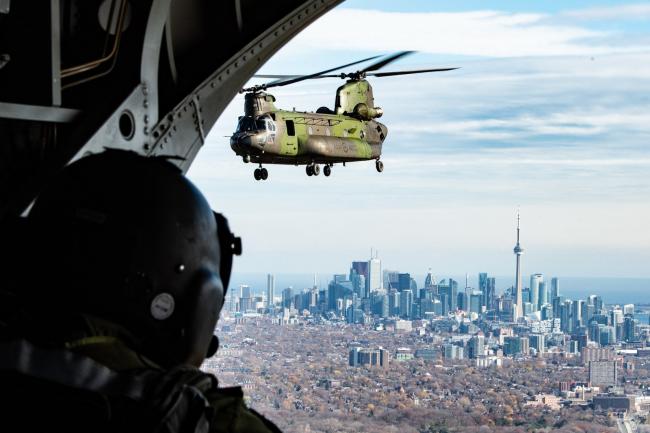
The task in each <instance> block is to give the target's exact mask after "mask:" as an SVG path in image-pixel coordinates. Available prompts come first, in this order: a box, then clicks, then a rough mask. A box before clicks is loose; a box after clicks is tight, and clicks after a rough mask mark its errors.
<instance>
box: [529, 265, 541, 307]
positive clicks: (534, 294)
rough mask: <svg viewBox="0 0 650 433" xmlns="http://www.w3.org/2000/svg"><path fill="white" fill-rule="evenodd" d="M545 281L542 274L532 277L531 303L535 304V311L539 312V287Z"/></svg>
mask: <svg viewBox="0 0 650 433" xmlns="http://www.w3.org/2000/svg"><path fill="white" fill-rule="evenodd" d="M542 281H544V276H543V275H542V274H532V275H531V276H530V302H531V304H533V311H537V310H539V287H540V285H541V283H542Z"/></svg>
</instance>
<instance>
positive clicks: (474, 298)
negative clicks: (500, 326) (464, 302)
mask: <svg viewBox="0 0 650 433" xmlns="http://www.w3.org/2000/svg"><path fill="white" fill-rule="evenodd" d="M482 296H483V295H482V293H481V292H478V291H472V293H471V294H470V296H469V311H471V312H472V313H477V314H480V313H481V298H482Z"/></svg>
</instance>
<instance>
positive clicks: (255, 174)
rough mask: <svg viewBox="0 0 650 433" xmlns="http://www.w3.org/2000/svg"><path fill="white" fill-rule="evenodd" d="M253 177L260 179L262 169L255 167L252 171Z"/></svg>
mask: <svg viewBox="0 0 650 433" xmlns="http://www.w3.org/2000/svg"><path fill="white" fill-rule="evenodd" d="M253 177H254V178H255V180H260V179H262V170H261V169H259V168H256V169H255V171H254V172H253Z"/></svg>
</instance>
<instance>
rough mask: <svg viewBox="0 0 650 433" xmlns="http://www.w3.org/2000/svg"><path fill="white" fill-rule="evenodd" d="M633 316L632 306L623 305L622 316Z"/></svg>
mask: <svg viewBox="0 0 650 433" xmlns="http://www.w3.org/2000/svg"><path fill="white" fill-rule="evenodd" d="M633 314H634V304H625V305H623V315H624V316H628V315H633Z"/></svg>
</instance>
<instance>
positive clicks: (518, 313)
mask: <svg viewBox="0 0 650 433" xmlns="http://www.w3.org/2000/svg"><path fill="white" fill-rule="evenodd" d="M519 219H520V218H519V210H517V245H515V248H514V250H513V251H514V253H515V255H516V256H517V275H516V277H515V289H516V305H515V317H514V319H515V321H517V319H518V318H519V317H522V316H523V315H524V306H523V302H522V299H521V298H522V293H521V289H522V287H521V254H522V253H523V252H524V249H523V248H522V247H521V245H520V244H519Z"/></svg>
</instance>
